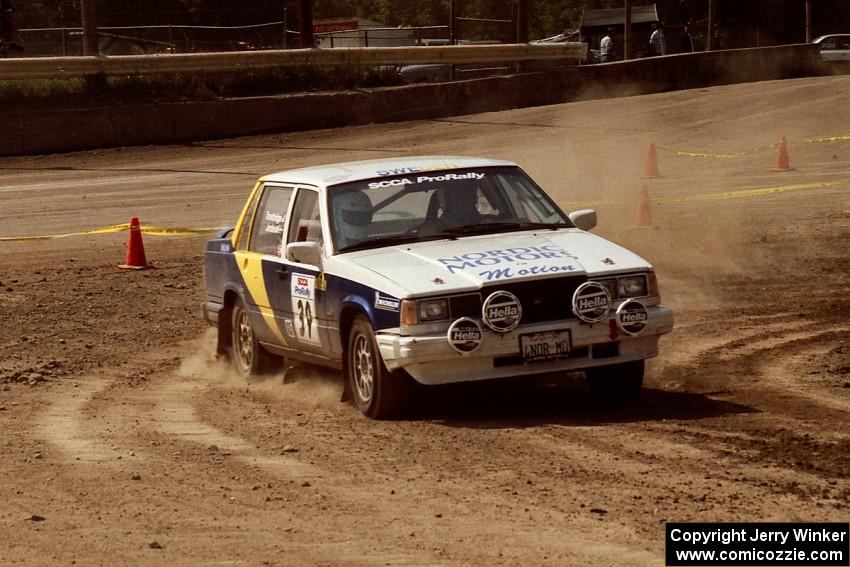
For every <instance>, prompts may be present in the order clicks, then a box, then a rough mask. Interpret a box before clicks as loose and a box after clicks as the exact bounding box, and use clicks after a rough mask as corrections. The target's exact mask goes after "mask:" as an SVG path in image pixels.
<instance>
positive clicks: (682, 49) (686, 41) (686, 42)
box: [679, 23, 694, 53]
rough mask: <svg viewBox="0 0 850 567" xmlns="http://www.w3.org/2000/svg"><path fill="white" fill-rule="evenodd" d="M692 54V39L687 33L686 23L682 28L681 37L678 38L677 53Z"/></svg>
mask: <svg viewBox="0 0 850 567" xmlns="http://www.w3.org/2000/svg"><path fill="white" fill-rule="evenodd" d="M693 52H694V38H693V36H691V33H690V32H689V31H688V24H687V23H686V24H685V25H684V27H683V28H682V37H680V38H679V53H693Z"/></svg>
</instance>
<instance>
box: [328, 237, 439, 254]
mask: <svg viewBox="0 0 850 567" xmlns="http://www.w3.org/2000/svg"><path fill="white" fill-rule="evenodd" d="M438 238H442V236H439V235H433V236H419V235H417V234H393V235H390V236H376V237H375V238H367V239H366V240H361V241H360V242H355V243H354V244H349V245H348V246H343V247H342V248H340V249H339V250H337V252H352V251H354V250H365V249H366V248H377V247H380V246H384V245H389V244H406V243H408V242H422V241H424V240H435V239H438Z"/></svg>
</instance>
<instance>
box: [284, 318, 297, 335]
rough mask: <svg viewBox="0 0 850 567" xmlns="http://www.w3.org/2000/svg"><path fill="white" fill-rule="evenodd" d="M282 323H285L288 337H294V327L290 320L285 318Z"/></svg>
mask: <svg viewBox="0 0 850 567" xmlns="http://www.w3.org/2000/svg"><path fill="white" fill-rule="evenodd" d="M284 323H286V334H287V335H289V336H290V337H294V336H295V327H293V326H292V321H291V320H290V319H286V321H284Z"/></svg>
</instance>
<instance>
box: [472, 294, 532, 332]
mask: <svg viewBox="0 0 850 567" xmlns="http://www.w3.org/2000/svg"><path fill="white" fill-rule="evenodd" d="M481 319H482V320H483V321H484V324H485V325H487V326H488V327H490V328H491V329H493V330H494V331H496V332H497V333H507V332H510V331H513V330H514V329H516V327H517V325H519V321H520V319H522V305H520V303H519V299H517V297H516V296H515V295H514V294H512V293H511V292H509V291H495V292H493V293H491V294H490V295H489V296H488V297H487V299H485V300H484V305H482V306H481Z"/></svg>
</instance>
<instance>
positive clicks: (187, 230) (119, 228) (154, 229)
mask: <svg viewBox="0 0 850 567" xmlns="http://www.w3.org/2000/svg"><path fill="white" fill-rule="evenodd" d="M129 229H130V223H123V224H113V225H112V226H104V227H101V228H93V229H91V230H82V231H79V232H69V233H67V234H49V235H40V236H0V242H17V241H20V242H23V241H27V240H52V239H54V238H68V237H71V236H86V235H89V234H108V233H114V232H124V231H125V230H129ZM141 229H142V234H150V235H152V236H192V235H195V234H209V233H211V232H215V231H217V230H220V229H219V228H209V227H202V228H196V227H186V226H152V225H142V226H141Z"/></svg>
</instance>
